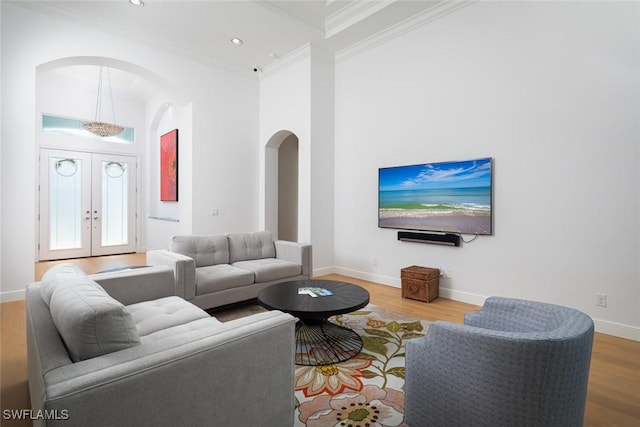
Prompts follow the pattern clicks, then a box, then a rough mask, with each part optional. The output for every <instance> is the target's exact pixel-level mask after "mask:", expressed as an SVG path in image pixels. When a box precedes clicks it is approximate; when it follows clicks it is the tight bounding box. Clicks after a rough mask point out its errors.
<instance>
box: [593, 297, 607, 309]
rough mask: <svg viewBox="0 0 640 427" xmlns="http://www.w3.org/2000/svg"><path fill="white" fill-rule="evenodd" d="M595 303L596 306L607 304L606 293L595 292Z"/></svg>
mask: <svg viewBox="0 0 640 427" xmlns="http://www.w3.org/2000/svg"><path fill="white" fill-rule="evenodd" d="M596 305H597V306H598V307H606V306H607V294H596Z"/></svg>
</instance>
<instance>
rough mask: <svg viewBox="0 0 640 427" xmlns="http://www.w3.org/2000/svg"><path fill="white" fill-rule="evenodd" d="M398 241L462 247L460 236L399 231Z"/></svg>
mask: <svg viewBox="0 0 640 427" xmlns="http://www.w3.org/2000/svg"><path fill="white" fill-rule="evenodd" d="M398 240H402V241H403V242H417V243H433V244H436V245H446V246H460V236H459V235H457V234H451V233H445V234H434V233H414V232H412V231H398Z"/></svg>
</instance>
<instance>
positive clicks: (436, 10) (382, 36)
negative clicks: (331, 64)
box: [336, 0, 476, 63]
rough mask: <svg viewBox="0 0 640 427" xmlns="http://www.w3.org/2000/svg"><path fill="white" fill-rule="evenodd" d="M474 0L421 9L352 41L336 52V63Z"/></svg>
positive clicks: (443, 3) (440, 3) (444, 1)
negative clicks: (395, 22) (386, 26)
mask: <svg viewBox="0 0 640 427" xmlns="http://www.w3.org/2000/svg"><path fill="white" fill-rule="evenodd" d="M475 1H476V0H462V1H450V0H442V1H440V2H438V3H436V4H435V5H433V6H431V7H429V8H427V9H425V10H423V11H422V12H420V13H417V14H416V15H413V16H411V17H409V18H407V19H405V20H403V21H400V22H398V23H397V24H395V25H392V26H391V27H388V28H386V29H384V30H382V31H380V32H378V33H376V34H373V35H371V36H369V37H366V38H364V39H362V40H361V41H359V42H357V43H354V44H352V45H350V46H348V47H345V48H344V49H341V50H339V51H337V52H336V63H338V62H340V61H344V60H346V59H349V58H351V57H352V56H355V55H358V54H360V53H362V52H364V51H365V50H367V49H371V48H373V47H375V46H378V45H380V44H382V43H385V42H387V41H389V40H391V39H394V38H396V37H399V36H401V35H403V34H405V33H407V32H409V31H411V30H413V29H415V28H418V27H421V26H423V25H425V24H427V23H429V22H431V21H435V20H436V19H439V18H441V17H443V16H446V15H448V14H450V13H452V12H455V11H456V10H458V9H462V8H463V7H465V6H468V5H470V4H471V3H473V2H475Z"/></svg>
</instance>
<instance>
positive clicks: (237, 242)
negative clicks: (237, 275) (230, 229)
mask: <svg viewBox="0 0 640 427" xmlns="http://www.w3.org/2000/svg"><path fill="white" fill-rule="evenodd" d="M227 237H228V238H229V262H230V263H232V264H233V263H234V262H237V261H246V260H252V259H262V258H275V257H276V248H275V246H274V244H273V238H272V237H271V233H270V232H268V231H259V232H256V233H238V234H228V235H227Z"/></svg>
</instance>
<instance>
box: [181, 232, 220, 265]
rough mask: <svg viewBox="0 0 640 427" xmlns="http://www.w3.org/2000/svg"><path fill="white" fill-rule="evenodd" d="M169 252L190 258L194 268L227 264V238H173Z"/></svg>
mask: <svg viewBox="0 0 640 427" xmlns="http://www.w3.org/2000/svg"><path fill="white" fill-rule="evenodd" d="M171 250H172V251H173V252H177V253H179V254H182V255H186V256H188V257H189V258H192V259H193V260H194V261H195V263H196V267H205V266H207V265H216V264H227V263H229V243H228V241H227V236H174V237H173V239H172V240H171Z"/></svg>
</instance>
